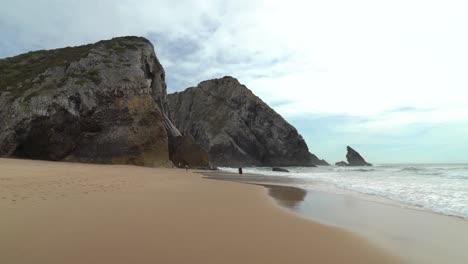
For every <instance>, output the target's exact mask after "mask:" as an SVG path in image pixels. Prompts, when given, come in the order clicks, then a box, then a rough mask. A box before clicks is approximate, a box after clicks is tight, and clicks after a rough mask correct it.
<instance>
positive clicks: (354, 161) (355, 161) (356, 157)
mask: <svg viewBox="0 0 468 264" xmlns="http://www.w3.org/2000/svg"><path fill="white" fill-rule="evenodd" d="M346 150H347V151H348V153H347V154H346V159H347V160H348V163H349V165H348V166H372V164H370V163H368V162H366V161H365V160H364V158H363V157H362V156H361V155H360V154H359V153H358V152H357V151H355V150H354V149H353V148H351V147H350V146H347V147H346Z"/></svg>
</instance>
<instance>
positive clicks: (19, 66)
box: [0, 37, 149, 97]
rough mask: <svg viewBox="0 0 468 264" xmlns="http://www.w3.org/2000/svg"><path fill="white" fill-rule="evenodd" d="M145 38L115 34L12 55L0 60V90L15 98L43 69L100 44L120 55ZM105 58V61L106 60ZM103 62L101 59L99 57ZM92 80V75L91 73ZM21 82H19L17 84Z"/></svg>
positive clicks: (69, 60) (84, 54) (80, 55)
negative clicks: (105, 38)
mask: <svg viewBox="0 0 468 264" xmlns="http://www.w3.org/2000/svg"><path fill="white" fill-rule="evenodd" d="M142 41H144V42H147V43H149V41H148V40H146V39H144V38H140V37H119V38H114V39H111V40H103V41H99V42H97V43H95V44H88V45H83V46H77V47H66V48H61V49H54V50H39V51H32V52H28V53H24V54H21V55H18V56H15V57H10V58H5V59H0V92H5V91H10V92H11V94H12V95H13V96H14V97H16V96H20V95H21V94H23V93H24V92H25V91H26V90H27V89H30V87H31V86H32V84H33V80H34V79H36V77H39V78H38V79H36V80H35V81H37V82H41V81H42V80H43V79H45V78H46V76H43V75H41V76H40V74H42V73H44V72H45V71H46V70H47V69H50V68H53V67H59V66H66V65H69V64H70V63H72V62H75V61H78V60H80V59H82V58H85V57H87V56H88V54H89V53H90V51H91V50H92V49H94V48H97V47H99V46H104V47H105V49H106V50H110V51H111V52H112V53H114V54H117V55H119V54H122V53H124V52H125V51H126V50H129V49H130V50H135V49H138V47H139V46H140V45H139V43H138V42H140V43H141V42H142ZM107 61H109V60H108V59H107ZM103 63H104V60H103ZM91 77H92V78H91V79H92V80H93V81H95V80H94V79H96V78H95V76H91ZM19 84H22V85H19Z"/></svg>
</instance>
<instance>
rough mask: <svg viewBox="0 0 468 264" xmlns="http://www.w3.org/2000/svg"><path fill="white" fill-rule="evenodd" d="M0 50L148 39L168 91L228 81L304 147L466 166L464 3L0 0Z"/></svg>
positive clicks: (328, 154)
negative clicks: (291, 129)
mask: <svg viewBox="0 0 468 264" xmlns="http://www.w3.org/2000/svg"><path fill="white" fill-rule="evenodd" d="M0 6H1V9H0V58H3V57H9V56H13V55H17V54H20V53H24V52H27V51H31V50H38V49H51V48H59V47H64V46H76V45H81V44H87V43H92V42H97V41H99V40H102V39H109V38H112V37H117V36H126V35H138V36H143V37H146V38H148V39H149V40H151V42H152V43H153V44H154V46H155V49H156V53H157V56H158V58H159V60H160V61H161V63H162V64H163V66H164V68H165V70H166V78H167V83H168V90H169V92H175V91H180V90H184V89H185V88H187V87H191V86H196V85H197V84H198V83H199V82H201V81H203V80H207V79H212V78H219V77H223V76H225V75H229V76H233V77H236V78H237V79H238V80H239V81H240V82H241V83H243V84H245V85H246V86H247V87H248V88H249V89H251V90H252V91H253V92H254V93H255V94H256V95H258V96H259V97H260V98H262V100H263V101H265V102H266V103H268V104H269V105H270V106H271V107H272V108H273V109H275V110H276V111H277V112H278V113H280V114H281V115H282V116H283V117H284V118H285V119H286V120H287V121H288V122H290V123H291V124H292V125H294V126H295V127H296V128H297V129H298V131H299V133H301V134H302V135H303V137H304V139H305V140H306V142H307V144H308V146H309V149H310V151H311V152H313V153H315V154H316V155H317V156H319V157H320V158H324V159H326V160H327V161H329V162H332V163H334V162H336V161H340V160H345V155H346V146H347V145H350V146H352V147H353V148H355V149H356V150H357V151H359V152H360V153H361V154H362V155H363V156H364V157H365V158H366V159H367V160H368V161H369V162H374V163H408V162H417V163H446V162H456V163H462V162H468V74H467V73H468V48H467V47H468V31H467V28H468V16H466V14H468V1H463V0H459V1H458V0H440V1H432V0H404V1H403V0H393V1H378V0H354V1H347V0H322V1H314V0H310V1H298V0H288V1H280V0H236V1H220V0H205V1H199V0H171V1H157V0H138V1H130V0H69V1H62V0H28V1H26V0H15V1H10V0H0Z"/></svg>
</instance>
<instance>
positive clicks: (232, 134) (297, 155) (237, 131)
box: [168, 76, 328, 167]
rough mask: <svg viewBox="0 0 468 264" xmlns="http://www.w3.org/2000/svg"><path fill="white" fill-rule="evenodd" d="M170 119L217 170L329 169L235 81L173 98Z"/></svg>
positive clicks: (230, 79)
mask: <svg viewBox="0 0 468 264" xmlns="http://www.w3.org/2000/svg"><path fill="white" fill-rule="evenodd" d="M168 98H169V106H170V115H171V117H172V119H173V121H174V124H175V125H176V127H177V128H178V129H179V131H181V132H182V134H186V135H191V136H192V137H193V138H194V139H195V141H196V142H197V143H198V144H199V145H200V146H201V147H202V148H203V149H205V150H206V151H208V155H209V159H210V161H211V162H212V164H213V165H215V166H235V167H239V166H244V167H245V166H270V167H275V166H278V167H279V166H315V165H328V163H327V162H326V161H324V160H320V159H318V158H317V156H315V155H314V154H312V153H310V152H309V149H308V147H307V145H306V143H305V141H304V139H303V138H302V136H301V135H300V134H299V133H298V132H297V130H296V129H295V128H294V127H293V126H292V125H290V124H289V123H288V122H287V121H286V120H284V119H283V118H282V117H281V116H280V115H279V114H278V113H276V112H275V111H274V110H273V109H271V108H270V107H269V106H268V105H267V104H266V103H264V102H263V101H262V100H261V99H260V98H258V97H257V96H255V95H254V94H253V93H252V92H251V91H250V90H249V89H248V88H247V87H245V86H244V85H242V84H241V83H239V81H238V80H237V79H235V78H233V77H229V76H227V77H224V78H220V79H213V80H208V81H204V82H201V83H200V84H198V86H197V87H191V88H188V89H186V90H185V91H183V92H177V93H174V94H170V95H169V96H168Z"/></svg>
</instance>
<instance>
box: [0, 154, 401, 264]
mask: <svg viewBox="0 0 468 264" xmlns="http://www.w3.org/2000/svg"><path fill="white" fill-rule="evenodd" d="M0 215H1V217H0V263H36V264H37V263H48V264H53V263H88V264H89V263H113V264H116V263H398V262H399V260H398V259H395V258H393V257H392V256H389V255H387V254H386V253H385V252H383V251H381V250H380V249H377V248H375V247H374V246H373V245H370V244H369V243H368V242H366V241H365V240H363V239H362V238H360V237H357V236H356V235H354V234H351V233H348V232H346V231H343V230H341V229H337V228H334V227H329V226H325V225H321V224H318V223H315V222H312V221H310V220H307V219H304V218H301V217H300V216H298V215H295V214H293V213H290V212H288V211H287V210H285V209H283V208H281V207H279V206H277V205H275V204H274V203H273V202H272V199H271V198H270V197H269V196H268V195H267V191H266V189H265V188H264V187H261V186H255V185H246V184H240V183H233V182H225V181H216V180H209V179H203V178H202V177H201V176H200V175H198V174H195V173H192V172H190V171H189V172H186V171H185V170H179V169H152V168H144V167H136V166H123V165H115V166H111V165H88V164H77V163H62V162H45V161H26V160H14V159H0Z"/></svg>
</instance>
